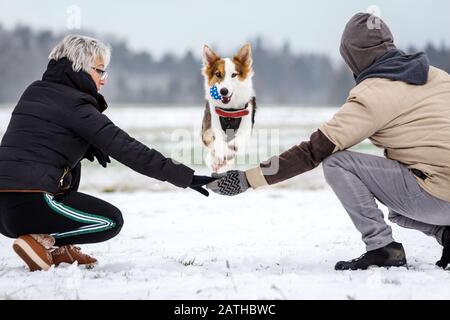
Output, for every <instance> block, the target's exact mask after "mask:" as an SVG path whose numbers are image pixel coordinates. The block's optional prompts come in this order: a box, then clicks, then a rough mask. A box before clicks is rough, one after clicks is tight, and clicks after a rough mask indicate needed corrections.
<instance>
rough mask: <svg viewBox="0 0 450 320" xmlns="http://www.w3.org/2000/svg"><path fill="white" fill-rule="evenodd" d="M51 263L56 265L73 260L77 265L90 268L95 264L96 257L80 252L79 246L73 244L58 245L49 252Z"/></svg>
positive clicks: (69, 262)
mask: <svg viewBox="0 0 450 320" xmlns="http://www.w3.org/2000/svg"><path fill="white" fill-rule="evenodd" d="M51 255H52V258H53V263H54V264H55V265H56V266H58V265H60V264H61V263H68V264H72V263H74V262H75V261H77V262H78V265H84V266H86V268H88V269H91V268H93V267H94V265H95V264H97V259H95V258H93V257H91V256H89V255H87V254H84V253H82V252H81V248H79V247H75V246H73V245H69V246H64V247H59V248H57V249H55V250H53V251H52V252H51Z"/></svg>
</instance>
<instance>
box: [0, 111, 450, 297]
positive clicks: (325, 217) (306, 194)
mask: <svg viewBox="0 0 450 320" xmlns="http://www.w3.org/2000/svg"><path fill="white" fill-rule="evenodd" d="M173 110H174V109H169V111H168V110H167V109H166V108H158V109H156V110H148V109H138V108H133V109H126V110H125V109H121V108H118V109H116V110H114V109H113V110H111V111H109V115H110V116H111V118H113V120H114V121H115V122H116V123H117V124H119V125H120V126H121V127H123V128H125V129H126V130H127V131H129V132H131V133H132V134H133V135H134V136H136V137H138V138H139V139H141V140H144V141H145V142H146V143H148V144H150V145H152V146H154V147H156V148H158V149H160V150H163V151H164V152H165V153H166V154H167V153H169V152H170V149H171V143H172V142H171V141H170V139H169V138H168V137H170V130H172V129H173V128H177V127H178V126H180V124H181V125H185V124H186V122H187V123H188V124H189V121H192V123H194V122H195V121H199V120H198V114H197V113H198V110H197V109H194V108H183V109H177V111H179V112H175V113H174V112H173ZM278 110H279V112H277V113H276V115H272V114H271V113H270V112H268V110H267V109H266V110H263V108H261V112H260V114H259V116H260V118H259V123H258V125H259V126H260V127H264V128H271V127H272V128H276V127H279V128H281V129H282V130H281V132H280V137H281V138H282V139H281V140H282V141H283V142H282V143H281V145H282V146H281V147H282V148H284V147H289V145H290V144H293V143H298V142H300V141H301V140H303V139H305V138H307V136H308V134H310V133H311V132H312V130H314V129H315V128H316V127H317V125H318V124H320V122H321V121H326V120H327V119H328V117H330V116H331V114H332V112H333V110H332V109H298V110H296V111H295V113H294V114H293V115H292V113H291V111H290V110H289V109H288V108H283V109H278ZM9 112H10V110H8V109H6V110H1V111H0V134H1V133H2V131H4V130H5V128H6V125H7V122H8V113H9ZM173 114H177V116H175V117H173ZM200 114H201V111H200ZM200 117H201V116H200ZM150 118H151V119H152V121H148V119H150ZM148 122H151V123H152V125H150V124H148ZM155 124H157V126H155ZM186 127H187V128H189V126H186ZM358 148H359V149H360V150H364V151H367V152H372V153H375V154H376V153H378V152H379V151H377V150H374V149H371V148H370V147H368V146H367V144H362V145H361V146H359V147H358ZM84 165H85V169H84V172H83V181H82V185H81V191H84V192H87V193H91V194H93V195H95V196H98V197H101V198H103V199H105V200H107V201H110V202H111V203H113V204H114V205H116V206H117V207H119V208H120V209H121V210H122V212H123V215H124V218H125V225H124V228H123V230H122V233H121V234H120V235H119V236H118V237H116V238H115V239H113V240H111V241H108V242H106V243H102V244H96V245H88V246H83V249H84V251H86V252H88V253H92V254H93V255H94V256H95V257H96V258H98V259H99V262H100V264H99V265H98V266H97V267H96V268H95V269H93V270H85V269H83V268H80V267H77V266H75V265H72V266H70V265H66V266H63V267H59V268H55V269H51V270H50V271H48V272H35V273H29V272H28V271H27V270H26V268H25V267H24V265H23V263H22V262H21V261H20V260H19V259H18V258H17V257H16V256H15V254H14V252H13V250H12V248H11V245H12V240H11V239H7V238H5V237H0V299H450V288H449V287H450V286H449V285H450V272H448V271H443V270H440V269H438V268H436V267H435V266H434V262H435V261H436V260H438V258H439V257H440V253H441V251H440V250H441V248H440V247H439V246H438V245H437V243H436V242H435V240H433V239H431V238H428V237H426V236H424V235H422V234H420V233H418V232H415V231H410V230H405V229H400V228H397V227H396V226H393V229H394V233H395V237H396V239H397V240H398V241H399V242H402V243H403V244H404V246H405V249H406V251H407V255H408V262H409V265H410V267H409V270H407V269H406V268H400V269H390V270H385V269H373V270H369V271H365V272H362V271H361V272H336V271H334V269H333V267H334V264H335V262H336V261H338V260H341V259H351V258H355V257H357V256H359V255H360V254H361V253H363V252H364V251H365V250H364V245H363V243H362V242H361V240H360V236H359V234H358V233H357V232H356V230H355V229H354V227H353V225H352V223H351V221H350V219H349V218H348V216H347V214H346V213H345V211H344V209H343V208H342V207H341V205H340V203H339V201H338V200H337V198H336V197H335V196H334V194H333V192H332V191H331V189H329V188H328V187H327V186H326V184H325V182H324V179H323V175H322V172H321V170H320V168H319V169H316V170H314V171H312V172H310V173H308V174H305V175H303V176H301V177H297V178H295V179H292V180H291V181H289V182H287V183H284V184H281V185H279V186H276V187H274V188H266V189H263V190H261V191H250V192H248V193H246V194H244V195H241V196H238V197H235V198H224V197H220V196H216V195H212V196H211V197H210V198H205V197H203V196H201V195H199V194H197V193H195V192H194V191H191V190H185V191H183V190H177V189H175V188H172V187H171V186H169V185H167V184H161V183H157V182H155V181H153V180H151V179H148V178H146V177H143V176H140V175H138V174H136V173H133V172H131V171H130V170H128V169H126V168H124V167H123V166H122V165H120V164H118V163H116V162H114V163H113V164H112V165H111V167H110V168H108V169H107V170H105V169H102V168H101V167H98V166H94V165H93V164H91V163H89V162H86V163H84ZM196 168H197V169H198V170H199V171H200V172H202V173H206V169H205V168H204V167H202V166H196ZM382 208H383V210H385V208H384V207H382ZM385 211H386V210H385Z"/></svg>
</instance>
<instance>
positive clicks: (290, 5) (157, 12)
mask: <svg viewBox="0 0 450 320" xmlns="http://www.w3.org/2000/svg"><path fill="white" fill-rule="evenodd" d="M71 5H76V6H78V7H79V8H80V10H81V26H82V27H83V28H87V29H89V30H93V31H95V32H97V33H99V34H100V35H103V34H116V35H118V36H119V37H120V38H123V39H127V40H128V43H129V44H130V45H131V46H132V47H133V48H135V49H146V50H149V51H151V52H152V53H153V54H154V55H156V56H161V54H162V53H164V52H166V51H172V52H174V53H176V54H182V53H183V52H185V51H186V50H187V49H191V50H193V51H194V52H195V53H198V54H200V50H201V48H202V45H203V44H204V43H208V44H212V45H214V46H215V48H218V49H221V50H226V49H230V50H231V49H236V48H237V47H238V46H240V45H241V44H242V43H243V42H244V41H247V40H251V39H254V38H255V37H256V36H257V35H262V36H264V38H265V39H267V40H268V41H269V42H270V43H271V44H273V45H277V46H281V44H282V43H283V42H284V41H287V40H288V41H290V42H291V44H292V49H293V50H294V51H295V52H298V51H307V52H311V51H314V52H323V53H327V54H330V55H332V56H333V57H337V56H338V44H339V39H340V35H341V32H342V30H343V28H344V25H345V23H346V21H347V20H348V19H349V18H350V17H351V16H352V15H353V14H354V13H356V12H359V11H366V10H367V8H368V7H369V6H371V5H376V6H378V7H379V8H380V10H381V16H382V18H383V19H384V20H386V22H387V23H388V24H389V25H390V27H391V29H392V31H393V32H394V34H395V36H396V40H397V44H398V45H399V46H407V45H410V44H414V45H416V46H422V45H423V44H425V43H426V42H427V41H432V42H434V43H435V44H441V43H446V44H450V35H449V30H450V19H449V18H448V16H449V13H450V1H448V0H433V1H418V0H414V1H408V0H390V1H389V0H378V1H374V0H372V1H366V0H345V1H331V0H314V1H301V0H276V1H274V0H272V1H270V0H247V1H243V0H227V1H212V0H193V1H183V0H164V1H154V0H153V1H114V2H113V1H102V0H97V1H87V0H69V1H67V0H57V1H56V0H54V1H45V0H41V1H31V0H28V1H26V0H14V1H7V0H0V23H1V24H3V25H4V26H6V27H7V28H11V27H13V26H15V25H16V24H17V23H22V24H26V25H31V26H33V27H35V28H38V29H43V28H50V29H52V30H54V31H60V32H67V31H68V29H67V27H66V24H67V19H68V17H69V14H68V13H67V9H68V8H69V7H70V6H71Z"/></svg>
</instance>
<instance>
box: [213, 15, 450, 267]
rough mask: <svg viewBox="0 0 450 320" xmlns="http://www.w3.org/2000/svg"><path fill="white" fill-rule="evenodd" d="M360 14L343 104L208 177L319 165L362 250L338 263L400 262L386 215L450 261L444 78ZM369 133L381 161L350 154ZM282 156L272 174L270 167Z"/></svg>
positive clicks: (353, 24)
mask: <svg viewBox="0 0 450 320" xmlns="http://www.w3.org/2000/svg"><path fill="white" fill-rule="evenodd" d="M374 18H375V17H373V16H371V15H370V14H366V13H359V14H356V15H355V16H354V17H352V18H351V20H350V21H349V22H348V24H347V26H346V28H345V31H344V34H343V36H342V43H341V48H340V52H341V55H342V57H343V58H344V60H345V62H346V63H347V64H348V66H349V67H350V69H351V70H352V72H353V73H354V76H355V80H356V84H357V85H356V87H355V88H353V89H352V90H351V92H350V94H349V97H348V99H347V102H346V103H345V104H344V105H343V107H342V108H341V109H340V110H339V111H338V112H337V113H336V114H335V115H334V117H333V118H332V119H331V120H330V121H329V122H327V123H325V124H324V125H322V126H321V127H320V128H319V130H318V131H316V132H315V133H313V134H312V136H311V140H310V141H308V142H303V143H302V144H300V145H299V146H295V147H293V148H292V149H290V150H288V151H286V152H285V153H283V154H281V155H280V156H278V157H274V158H272V159H270V160H268V161H266V162H264V163H262V164H261V165H260V166H259V167H257V168H254V169H251V170H248V171H246V172H241V171H231V172H228V173H226V174H223V175H220V176H219V177H220V180H217V181H215V182H212V183H211V184H209V188H210V189H212V190H213V191H215V192H216V193H220V194H224V195H236V194H239V193H241V192H244V191H246V190H247V189H248V188H249V187H252V188H254V189H256V188H259V187H261V186H264V185H273V184H275V183H278V182H281V181H284V180H286V179H289V178H292V177H294V176H297V175H299V174H302V173H304V172H306V171H308V170H312V169H313V168H315V167H317V166H318V165H319V164H320V163H321V162H324V163H323V169H324V173H325V178H326V181H327V182H328V183H329V185H330V186H331V187H332V189H333V190H334V192H335V193H336V195H337V196H338V198H339V200H340V201H341V203H342V205H343V206H344V208H345V209H346V211H347V212H348V214H349V215H350V217H351V219H352V221H353V223H354V224H355V226H356V228H357V229H358V231H359V232H361V234H362V239H363V241H364V242H365V244H366V249H367V252H366V253H365V254H363V255H362V256H361V257H360V258H358V259H354V260H350V261H341V262H338V263H337V264H336V267H335V268H336V270H358V269H367V268H369V267H370V266H379V267H398V266H404V265H406V255H405V252H404V250H403V246H402V245H401V244H400V243H396V242H395V240H394V238H393V236H392V230H391V228H390V227H389V226H388V225H387V224H386V222H385V221H384V217H383V212H382V211H381V210H380V209H378V207H377V205H376V202H375V199H378V200H379V201H380V202H381V203H383V204H384V205H386V206H387V207H388V208H389V220H390V221H392V222H394V223H396V224H398V225H400V226H402V227H405V228H409V229H415V230H419V231H422V232H423V233H425V234H427V235H429V236H433V237H435V238H436V239H437V241H438V242H439V243H440V244H441V245H443V247H444V250H443V254H442V258H441V260H440V261H438V262H437V265H438V266H440V267H443V268H446V267H447V265H448V263H449V262H450V228H449V227H448V226H450V76H449V75H448V74H447V73H446V72H444V71H442V70H439V69H437V68H435V67H432V66H430V65H429V62H428V59H427V57H426V56H425V54H423V53H419V54H415V55H406V54H405V53H403V52H402V51H400V50H398V49H397V48H396V46H395V44H394V39H393V36H392V33H391V31H390V30H389V28H388V26H387V25H386V24H385V23H384V22H383V21H382V20H381V19H379V18H376V19H379V20H378V22H379V23H376V24H374V23H373V19H374ZM367 138H369V139H370V140H371V141H372V143H373V144H375V145H376V146H378V147H380V148H383V149H385V156H386V159H385V158H381V157H375V156H371V155H366V154H360V153H355V152H350V151H346V150H347V149H349V148H351V147H353V146H354V145H356V144H358V143H360V142H362V141H363V140H365V139H367ZM276 163H279V170H278V171H277V172H276V173H275V174H272V173H271V172H269V171H270V170H269V168H270V167H272V166H273V165H274V164H276Z"/></svg>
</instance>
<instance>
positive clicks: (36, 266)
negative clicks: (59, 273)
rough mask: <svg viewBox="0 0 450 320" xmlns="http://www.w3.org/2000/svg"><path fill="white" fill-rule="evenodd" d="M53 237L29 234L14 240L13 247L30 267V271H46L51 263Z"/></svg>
mask: <svg viewBox="0 0 450 320" xmlns="http://www.w3.org/2000/svg"><path fill="white" fill-rule="evenodd" d="M54 244H55V239H54V238H53V237H52V236H50V235H44V234H29V235H25V236H20V237H19V238H18V239H16V240H15V241H14V244H13V249H14V251H15V252H16V253H17V255H18V256H19V257H20V258H22V260H23V261H25V263H26V264H27V266H28V267H29V268H30V271H38V270H45V271H47V270H48V269H50V267H51V266H52V264H53V259H52V255H51V254H50V249H51V248H52V247H53V245H54Z"/></svg>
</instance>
